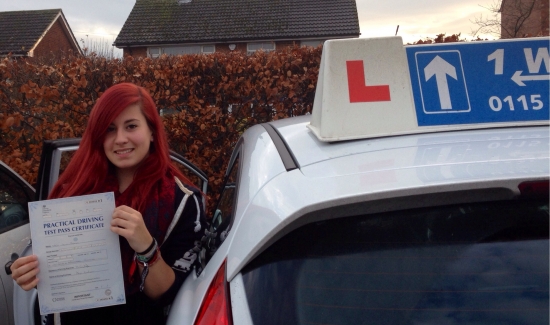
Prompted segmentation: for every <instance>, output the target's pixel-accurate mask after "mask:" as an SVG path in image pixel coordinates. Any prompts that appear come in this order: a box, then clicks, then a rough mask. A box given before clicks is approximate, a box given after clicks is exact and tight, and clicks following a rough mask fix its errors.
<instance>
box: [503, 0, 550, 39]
mask: <svg viewBox="0 0 550 325" xmlns="http://www.w3.org/2000/svg"><path fill="white" fill-rule="evenodd" d="M517 1H521V2H522V4H523V5H527V4H529V3H531V1H532V0H504V1H503V3H502V9H501V24H502V27H501V36H500V37H501V38H512V37H514V36H515V37H529V36H548V17H549V16H550V12H549V10H548V0H535V4H534V7H533V11H532V12H531V15H530V16H529V18H527V19H526V20H525V22H524V23H523V25H522V26H521V28H520V29H519V30H518V31H517V33H516V35H513V32H514V30H515V28H514V24H515V21H516V19H517V17H518V13H517V9H516V5H517Z"/></svg>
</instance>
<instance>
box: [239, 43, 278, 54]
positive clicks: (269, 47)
mask: <svg viewBox="0 0 550 325" xmlns="http://www.w3.org/2000/svg"><path fill="white" fill-rule="evenodd" d="M258 50H263V51H265V52H271V51H275V43H274V42H257V43H248V44H246V51H247V53H248V54H249V55H250V54H253V53H254V52H256V51H258Z"/></svg>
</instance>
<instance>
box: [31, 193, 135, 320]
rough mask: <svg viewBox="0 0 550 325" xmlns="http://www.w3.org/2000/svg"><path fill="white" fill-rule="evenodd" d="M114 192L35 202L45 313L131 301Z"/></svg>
mask: <svg viewBox="0 0 550 325" xmlns="http://www.w3.org/2000/svg"><path fill="white" fill-rule="evenodd" d="M114 209H115V197H114V193H113V192H109V193H100V194H92V195H84V196H75V197H69V198H64V199H54V200H45V201H37V202H30V203H29V215H30V221H31V236H32V249H33V254H35V255H36V256H38V263H39V265H38V267H39V268H40V272H39V273H38V279H39V282H38V286H37V289H38V298H39V300H40V314H41V315H45V314H51V313H59V312H67V311H73V310H81V309H90V308H97V307H105V306H111V305H118V304H124V303H126V296H125V294H124V279H123V275H122V263H121V260H120V244H119V241H118V240H119V239H118V235H117V234H115V233H113V232H112V231H111V230H110V225H111V216H112V214H113V210H114Z"/></svg>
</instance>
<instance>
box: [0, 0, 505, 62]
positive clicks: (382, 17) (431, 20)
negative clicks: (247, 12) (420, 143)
mask: <svg viewBox="0 0 550 325" xmlns="http://www.w3.org/2000/svg"><path fill="white" fill-rule="evenodd" d="M266 1H269V0H266ZM494 1H495V0H356V2H357V10H358V13H359V25H360V29H361V37H378V36H393V35H395V31H396V28H397V25H399V31H398V35H400V36H402V37H403V41H404V42H405V43H412V42H414V41H417V40H419V39H424V38H427V37H430V38H433V37H434V36H435V35H437V34H439V33H446V34H447V35H452V34H456V33H462V36H464V37H465V38H467V39H470V38H471V37H470V34H471V31H472V30H473V29H474V28H475V25H474V24H473V23H471V21H473V20H474V18H475V17H478V16H479V15H481V14H483V15H484V16H486V15H487V14H489V11H488V10H486V9H484V8H483V7H482V6H485V7H488V6H489V5H491V4H492V3H493V2H494ZM134 3H135V0H0V11H12V10H35V9H54V8H61V9H62V10H63V13H64V14H65V17H66V18H67V21H68V22H69V25H70V26H71V29H72V31H73V33H74V34H75V37H76V39H77V40H79V41H80V40H81V39H82V40H87V42H88V43H90V42H95V44H96V45H97V44H105V45H107V44H108V45H109V46H110V45H111V44H112V43H113V41H114V40H115V38H116V36H117V35H118V33H119V32H120V29H121V28H122V25H123V24H124V21H125V20H126V18H128V15H129V14H130V11H131V10H132V7H133V6H134ZM86 35H87V36H86ZM484 37H489V38H490V39H494V37H493V36H487V35H484ZM81 45H82V44H81ZM120 53H121V52H120Z"/></svg>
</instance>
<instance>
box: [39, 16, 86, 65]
mask: <svg viewBox="0 0 550 325" xmlns="http://www.w3.org/2000/svg"><path fill="white" fill-rule="evenodd" d="M70 39H71V36H70V35H69V33H68V31H67V30H66V29H65V27H64V26H63V24H62V23H61V21H60V19H57V21H56V22H55V23H54V24H53V25H52V27H51V28H50V30H49V31H48V32H47V33H46V35H44V37H43V38H42V40H41V41H40V42H39V43H38V45H37V46H36V48H35V49H34V51H33V56H34V57H43V56H46V55H48V54H51V53H53V54H60V53H68V52H70V51H72V52H73V53H78V49H77V48H76V47H75V45H74V43H73V42H71V40H70Z"/></svg>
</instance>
